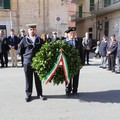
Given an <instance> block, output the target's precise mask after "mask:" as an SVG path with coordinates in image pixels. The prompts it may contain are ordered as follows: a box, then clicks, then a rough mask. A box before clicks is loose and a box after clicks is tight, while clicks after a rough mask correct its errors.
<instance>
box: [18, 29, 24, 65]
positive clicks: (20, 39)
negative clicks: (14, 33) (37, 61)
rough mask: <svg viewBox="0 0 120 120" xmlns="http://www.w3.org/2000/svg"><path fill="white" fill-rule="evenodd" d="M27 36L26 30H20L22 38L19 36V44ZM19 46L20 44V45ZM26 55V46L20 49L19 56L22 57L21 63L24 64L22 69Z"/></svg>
mask: <svg viewBox="0 0 120 120" xmlns="http://www.w3.org/2000/svg"><path fill="white" fill-rule="evenodd" d="M25 36H26V34H25V30H24V29H20V36H19V43H20V42H21V41H22V40H23V38H24V37H25ZM18 46H19V44H18ZM24 53H25V48H24V46H21V47H19V54H20V56H21V63H22V67H23V54H24Z"/></svg>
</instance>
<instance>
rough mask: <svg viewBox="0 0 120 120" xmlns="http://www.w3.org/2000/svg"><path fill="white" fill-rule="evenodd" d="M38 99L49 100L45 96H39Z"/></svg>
mask: <svg viewBox="0 0 120 120" xmlns="http://www.w3.org/2000/svg"><path fill="white" fill-rule="evenodd" d="M37 98H38V99H41V100H47V98H46V97H45V96H43V95H39V96H37Z"/></svg>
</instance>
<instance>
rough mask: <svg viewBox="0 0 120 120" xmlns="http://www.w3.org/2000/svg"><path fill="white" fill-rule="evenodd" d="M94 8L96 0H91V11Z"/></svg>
mask: <svg viewBox="0 0 120 120" xmlns="http://www.w3.org/2000/svg"><path fill="white" fill-rule="evenodd" d="M93 10H94V0H90V11H93Z"/></svg>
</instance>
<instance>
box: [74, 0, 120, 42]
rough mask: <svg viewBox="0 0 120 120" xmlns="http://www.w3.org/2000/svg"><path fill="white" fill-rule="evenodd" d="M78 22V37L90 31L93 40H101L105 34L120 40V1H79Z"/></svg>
mask: <svg viewBox="0 0 120 120" xmlns="http://www.w3.org/2000/svg"><path fill="white" fill-rule="evenodd" d="M76 5H77V7H76V14H75V15H74V17H73V19H72V20H73V21H75V22H76V27H77V31H78V35H79V36H81V37H83V36H84V33H85V32H86V31H88V32H89V33H90V36H91V38H92V39H95V40H101V39H102V36H103V35H104V34H105V35H107V36H108V37H110V36H111V35H112V34H115V35H116V38H117V39H120V14H119V13H120V0H77V2H76Z"/></svg>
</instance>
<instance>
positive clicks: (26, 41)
mask: <svg viewBox="0 0 120 120" xmlns="http://www.w3.org/2000/svg"><path fill="white" fill-rule="evenodd" d="M56 40H63V41H64V42H66V43H68V44H69V45H70V46H72V47H75V48H76V49H77V50H78V51H79V55H80V58H81V60H80V61H81V64H82V65H83V66H84V65H86V64H87V65H89V64H90V63H89V53H90V51H91V48H92V39H91V38H90V37H89V33H88V32H86V33H85V37H83V39H80V38H79V37H78V36H77V32H76V28H70V29H68V30H66V31H65V32H64V36H62V37H61V38H59V37H58V36H57V32H55V31H53V32H52V36H51V37H50V36H49V35H48V34H42V35H41V36H38V35H37V29H36V25H35V24H29V25H28V33H27V34H26V31H25V30H24V29H21V30H20V35H19V36H16V35H15V31H14V29H11V30H10V36H8V37H5V36H4V32H3V31H2V30H0V62H1V67H2V68H3V67H8V53H9V55H10V57H11V63H12V66H11V67H17V66H18V64H17V54H19V55H20V56H21V66H22V67H24V73H25V81H26V88H25V91H26V98H25V100H26V102H29V101H31V97H32V87H33V74H34V78H35V85H36V91H37V98H39V99H42V100H46V97H44V96H43V94H42V84H41V81H40V79H39V77H38V75H37V73H36V72H35V71H34V69H33V68H32V67H31V64H32V58H33V57H34V56H35V54H36V53H37V52H38V51H39V50H40V48H41V46H42V45H43V44H44V43H46V42H54V41H56ZM68 52H69V51H68ZM97 55H99V57H100V58H101V65H100V68H103V69H106V68H108V70H111V71H112V72H115V73H120V41H118V40H116V39H115V35H112V36H111V39H110V40H108V38H107V37H106V36H105V35H104V36H103V38H102V40H101V41H98V42H97V46H96V50H95V57H97ZM116 59H117V63H116ZM107 61H108V67H107ZM116 64H117V65H116ZM115 66H117V69H116V70H115ZM79 74H80V71H78V72H77V73H76V75H75V76H74V77H73V79H71V80H70V84H69V85H68V86H66V89H65V92H66V96H67V97H70V96H71V95H73V96H74V97H78V94H77V90H78V84H79ZM71 93H72V94H71Z"/></svg>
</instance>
